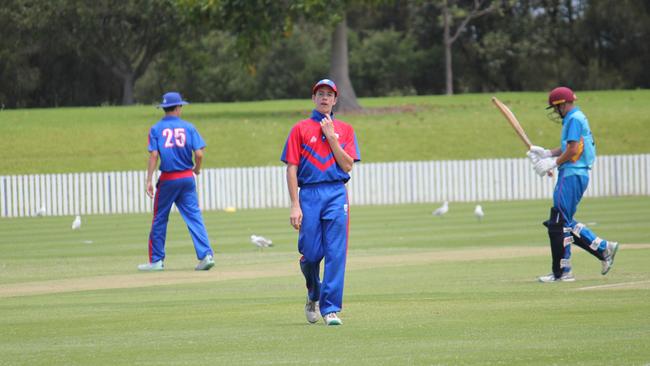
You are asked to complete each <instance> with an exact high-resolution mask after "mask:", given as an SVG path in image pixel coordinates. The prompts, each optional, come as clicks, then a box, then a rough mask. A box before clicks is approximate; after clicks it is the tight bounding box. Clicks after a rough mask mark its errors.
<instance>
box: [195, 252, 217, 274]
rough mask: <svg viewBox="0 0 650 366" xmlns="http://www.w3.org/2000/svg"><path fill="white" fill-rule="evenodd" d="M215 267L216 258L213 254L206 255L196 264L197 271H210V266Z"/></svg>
mask: <svg viewBox="0 0 650 366" xmlns="http://www.w3.org/2000/svg"><path fill="white" fill-rule="evenodd" d="M212 267H214V258H213V257H212V254H208V255H206V256H205V257H204V258H203V259H201V261H200V262H199V264H197V265H196V268H194V270H195V271H208V270H210V268H212Z"/></svg>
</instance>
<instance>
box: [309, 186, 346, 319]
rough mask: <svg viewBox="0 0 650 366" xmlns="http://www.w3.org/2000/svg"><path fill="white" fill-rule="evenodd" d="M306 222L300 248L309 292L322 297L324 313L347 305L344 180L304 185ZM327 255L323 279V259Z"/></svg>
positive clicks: (311, 297) (337, 310)
mask: <svg viewBox="0 0 650 366" xmlns="http://www.w3.org/2000/svg"><path fill="white" fill-rule="evenodd" d="M300 208H301V209H302V215H303V218H302V225H301V226H300V234H299V236H298V251H299V252H300V254H302V258H300V268H301V270H302V272H303V274H304V275H305V281H306V285H307V291H308V296H309V298H310V299H311V300H312V301H315V300H318V301H319V307H320V313H321V315H326V314H329V313H332V312H339V311H341V309H342V307H343V283H344V279H345V260H346V257H347V251H348V228H349V222H350V221H349V215H348V193H347V190H346V188H345V184H343V182H334V183H318V184H310V185H304V186H302V187H301V188H300ZM323 258H325V269H324V271H323V281H322V283H321V281H320V278H319V277H320V262H321V260H323Z"/></svg>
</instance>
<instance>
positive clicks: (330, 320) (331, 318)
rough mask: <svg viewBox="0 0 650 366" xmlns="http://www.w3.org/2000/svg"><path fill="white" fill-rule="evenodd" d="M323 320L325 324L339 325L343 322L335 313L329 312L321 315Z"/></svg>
mask: <svg viewBox="0 0 650 366" xmlns="http://www.w3.org/2000/svg"><path fill="white" fill-rule="evenodd" d="M323 320H324V321H325V324H327V325H341V324H343V322H342V321H341V319H339V317H338V316H336V313H329V314H326V315H325V316H323Z"/></svg>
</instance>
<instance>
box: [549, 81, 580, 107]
mask: <svg viewBox="0 0 650 366" xmlns="http://www.w3.org/2000/svg"><path fill="white" fill-rule="evenodd" d="M576 99H578V97H576V95H575V94H574V93H573V90H571V89H569V88H567V87H566V86H559V87H557V88H555V89H553V90H551V92H550V93H549V95H548V107H547V108H546V109H549V108H553V107H555V106H556V105H559V104H562V103H567V102H573V101H575V100H576Z"/></svg>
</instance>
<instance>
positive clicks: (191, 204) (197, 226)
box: [149, 170, 213, 263]
mask: <svg viewBox="0 0 650 366" xmlns="http://www.w3.org/2000/svg"><path fill="white" fill-rule="evenodd" d="M173 203H175V204H176V207H177V208H178V211H179V212H180V214H181V216H182V217H183V220H185V223H186V224H187V229H188V230H189V231H190V236H191V237H192V242H193V243H194V249H195V250H196V258H197V259H203V258H204V257H205V256H206V255H207V254H210V255H212V254H213V252H212V248H211V247H210V240H209V239H208V232H207V231H206V229H205V225H204V224H203V217H202V216H201V211H200V210H199V202H198V196H197V194H196V182H195V181H194V176H193V175H192V171H191V170H190V171H186V172H173V173H165V172H163V173H162V174H161V176H160V178H159V179H158V184H157V190H156V195H155V197H154V206H153V220H152V223H151V233H150V234H149V261H150V262H151V263H153V262H157V261H159V260H161V259H165V239H166V237H167V222H168V221H169V212H170V211H171V208H172V204H173Z"/></svg>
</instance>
